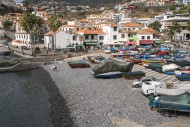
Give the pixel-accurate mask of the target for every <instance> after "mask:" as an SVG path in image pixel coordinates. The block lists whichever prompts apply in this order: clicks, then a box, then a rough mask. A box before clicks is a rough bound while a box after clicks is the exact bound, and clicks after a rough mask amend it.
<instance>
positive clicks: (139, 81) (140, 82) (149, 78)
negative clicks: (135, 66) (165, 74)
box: [132, 77, 158, 87]
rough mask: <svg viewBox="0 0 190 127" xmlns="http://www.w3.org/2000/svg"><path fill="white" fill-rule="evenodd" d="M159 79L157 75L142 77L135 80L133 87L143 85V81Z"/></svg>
mask: <svg viewBox="0 0 190 127" xmlns="http://www.w3.org/2000/svg"><path fill="white" fill-rule="evenodd" d="M149 81H158V80H157V79H156V78H155V77H142V78H140V79H135V80H133V83H132V86H133V87H141V86H142V83H143V82H149Z"/></svg>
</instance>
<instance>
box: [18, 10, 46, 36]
mask: <svg viewBox="0 0 190 127" xmlns="http://www.w3.org/2000/svg"><path fill="white" fill-rule="evenodd" d="M21 26H22V28H23V29H24V30H25V31H26V32H28V33H35V32H36V31H38V30H39V29H41V28H42V26H43V20H42V19H41V18H40V17H38V16H35V15H34V14H31V13H25V14H24V15H23V17H22V18H21Z"/></svg>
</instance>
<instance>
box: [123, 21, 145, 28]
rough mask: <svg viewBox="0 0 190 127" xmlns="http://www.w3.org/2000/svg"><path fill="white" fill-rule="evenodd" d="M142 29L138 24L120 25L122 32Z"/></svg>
mask: <svg viewBox="0 0 190 127" xmlns="http://www.w3.org/2000/svg"><path fill="white" fill-rule="evenodd" d="M142 28H143V25H142V24H140V23H133V22H128V23H125V24H123V25H121V29H123V30H141V29H142Z"/></svg>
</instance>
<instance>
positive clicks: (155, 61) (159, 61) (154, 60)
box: [142, 59, 163, 64]
mask: <svg viewBox="0 0 190 127" xmlns="http://www.w3.org/2000/svg"><path fill="white" fill-rule="evenodd" d="M142 63H145V64H151V63H163V61H162V60H159V59H157V60H156V59H146V60H142Z"/></svg>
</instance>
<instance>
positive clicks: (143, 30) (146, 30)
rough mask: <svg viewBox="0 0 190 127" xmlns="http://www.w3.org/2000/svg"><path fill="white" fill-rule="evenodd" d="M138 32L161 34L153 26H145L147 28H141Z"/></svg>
mask: <svg viewBox="0 0 190 127" xmlns="http://www.w3.org/2000/svg"><path fill="white" fill-rule="evenodd" d="M138 34H159V32H158V31H156V30H154V29H152V28H145V29H142V30H139V32H138Z"/></svg>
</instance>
